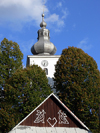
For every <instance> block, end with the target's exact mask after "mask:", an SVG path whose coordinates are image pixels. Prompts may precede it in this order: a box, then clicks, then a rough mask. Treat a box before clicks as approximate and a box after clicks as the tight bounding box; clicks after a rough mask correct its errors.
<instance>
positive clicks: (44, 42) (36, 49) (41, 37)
mask: <svg viewBox="0 0 100 133" xmlns="http://www.w3.org/2000/svg"><path fill="white" fill-rule="evenodd" d="M46 26H47V24H46V22H45V21H44V14H42V22H41V23H40V27H41V29H40V30H38V38H37V39H38V42H36V43H35V44H34V45H33V46H32V48H31V52H32V54H34V55H54V54H55V53H56V50H57V49H56V47H55V46H54V44H53V43H52V42H50V35H49V34H50V31H49V30H48V29H46Z"/></svg>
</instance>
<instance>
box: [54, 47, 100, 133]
mask: <svg viewBox="0 0 100 133" xmlns="http://www.w3.org/2000/svg"><path fill="white" fill-rule="evenodd" d="M55 70H56V72H55V74H54V81H55V84H54V87H55V89H56V90H57V92H58V95H59V98H60V99H61V100H62V102H64V103H65V104H66V105H67V106H68V107H69V108H70V109H71V110H72V111H73V112H74V113H75V115H77V116H78V117H79V118H80V119H81V120H82V121H83V122H84V123H85V124H86V125H87V126H88V127H89V128H90V129H91V130H92V131H93V129H94V130H95V132H96V129H97V128H98V126H99V117H98V111H99V102H100V72H99V70H98V68H97V63H96V62H95V60H94V59H93V58H92V57H91V56H89V55H88V54H86V53H85V52H84V51H83V50H81V49H79V48H75V47H69V48H68V49H64V50H63V51H62V54H61V57H60V58H59V60H58V62H57V64H56V66H55Z"/></svg>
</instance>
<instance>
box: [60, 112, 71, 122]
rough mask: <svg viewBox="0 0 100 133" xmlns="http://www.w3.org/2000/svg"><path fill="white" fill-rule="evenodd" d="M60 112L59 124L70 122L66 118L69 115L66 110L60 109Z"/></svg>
mask: <svg viewBox="0 0 100 133" xmlns="http://www.w3.org/2000/svg"><path fill="white" fill-rule="evenodd" d="M58 114H59V117H58V118H59V124H69V122H68V120H67V119H66V117H67V115H66V114H65V113H64V112H61V110H59V112H58Z"/></svg>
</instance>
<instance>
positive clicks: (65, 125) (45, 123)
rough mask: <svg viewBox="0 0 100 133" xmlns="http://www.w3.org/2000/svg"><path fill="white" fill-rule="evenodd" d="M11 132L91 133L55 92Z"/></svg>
mask: <svg viewBox="0 0 100 133" xmlns="http://www.w3.org/2000/svg"><path fill="white" fill-rule="evenodd" d="M9 133H91V132H90V130H89V129H88V127H87V126H86V125H84V124H83V122H82V121H80V120H79V119H78V118H77V117H76V116H75V115H74V114H73V113H72V112H71V111H70V109H68V108H67V107H66V106H65V105H64V104H63V103H62V102H61V101H60V100H59V99H58V98H57V97H56V96H55V95H54V94H53V93H52V94H51V95H49V96H48V97H47V98H46V99H45V100H44V101H43V102H42V103H41V104H40V105H39V106H38V107H37V108H35V109H34V110H33V111H32V112H31V113H30V114H29V115H28V116H26V117H25V118H24V119H23V120H22V121H21V122H20V123H19V124H18V125H17V126H15V127H14V128H13V129H12V130H11V131H10V132H9Z"/></svg>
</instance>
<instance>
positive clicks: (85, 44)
mask: <svg viewBox="0 0 100 133" xmlns="http://www.w3.org/2000/svg"><path fill="white" fill-rule="evenodd" d="M77 47H78V48H81V49H83V50H89V49H91V48H92V45H91V44H88V38H85V39H83V40H82V41H80V42H79V44H78V45H77Z"/></svg>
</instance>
